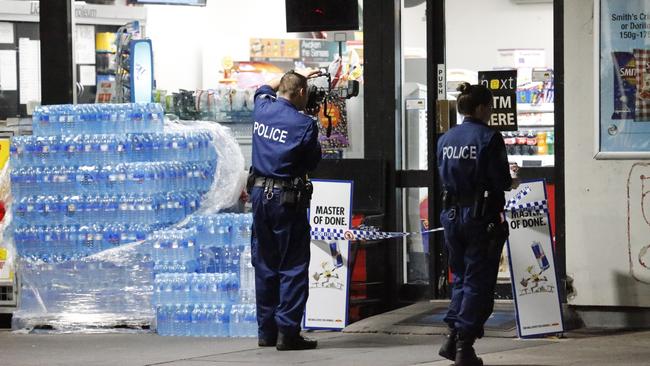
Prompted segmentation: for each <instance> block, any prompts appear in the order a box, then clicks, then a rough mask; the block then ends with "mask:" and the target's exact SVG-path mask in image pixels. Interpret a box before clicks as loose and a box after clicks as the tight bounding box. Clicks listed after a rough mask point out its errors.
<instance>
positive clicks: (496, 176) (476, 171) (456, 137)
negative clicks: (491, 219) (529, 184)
mask: <svg viewBox="0 0 650 366" xmlns="http://www.w3.org/2000/svg"><path fill="white" fill-rule="evenodd" d="M437 151H438V170H439V172H440V180H441V183H442V186H443V189H446V190H447V191H449V192H451V193H452V194H454V195H455V196H456V197H475V196H476V194H480V193H481V192H483V191H489V192H490V200H489V205H488V207H489V208H490V211H492V212H493V210H497V211H499V212H500V211H502V210H503V206H504V205H505V194H504V191H508V190H510V186H511V185H512V178H511V176H510V167H509V164H508V155H507V152H506V147H505V143H504V142H503V136H501V133H499V132H498V131H495V130H493V129H491V128H490V127H488V126H487V125H486V124H485V123H483V122H481V121H478V120H476V119H473V118H469V117H466V118H465V119H464V120H463V123H462V124H460V125H458V126H456V127H453V128H452V129H450V130H449V131H448V132H447V133H445V134H444V135H443V136H442V137H441V138H440V139H439V140H438V150H437Z"/></svg>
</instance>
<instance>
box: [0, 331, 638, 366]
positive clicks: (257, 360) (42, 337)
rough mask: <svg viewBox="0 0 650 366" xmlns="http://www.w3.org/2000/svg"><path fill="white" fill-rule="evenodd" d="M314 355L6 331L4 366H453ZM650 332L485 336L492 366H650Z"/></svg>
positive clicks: (432, 349)
mask: <svg viewBox="0 0 650 366" xmlns="http://www.w3.org/2000/svg"><path fill="white" fill-rule="evenodd" d="M309 336H310V337H313V338H316V339H318V340H319V348H318V349H316V350H313V351H300V352H278V351H276V350H275V349H274V348H264V349H261V348H258V347H257V343H256V340H255V339H208V338H182V337H158V336H156V335H154V334H87V335H79V334H59V335H51V334H16V333H11V332H0V365H3V366H4V365H7V366H31V365H119V366H128V365H139V366H142V365H165V366H167V365H169V366H209V365H300V364H309V365H337V366H343V365H373V366H375V365H376V366H382V365H400V366H401V365H428V366H443V365H444V366H447V365H450V364H451V362H449V361H447V360H441V358H440V357H439V356H438V355H437V348H438V346H439V344H440V343H441V342H442V337H441V336H422V335H418V336H414V335H390V334H348V333H332V332H316V333H310V334H309ZM648 344H650V332H647V331H646V332H630V333H618V334H606V333H595V334H585V333H571V334H569V335H568V338H564V339H544V340H517V339H508V338H484V339H482V340H480V341H479V342H478V344H477V350H478V352H479V353H480V354H481V356H482V357H483V359H484V360H485V361H486V365H489V366H506V365H512V366H514V365H522V366H523V365H526V366H555V365H576V366H578V365H585V366H586V365H589V366H605V365H607V366H611V365H649V364H650V347H648Z"/></svg>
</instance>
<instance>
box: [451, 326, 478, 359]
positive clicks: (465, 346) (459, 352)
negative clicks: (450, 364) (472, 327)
mask: <svg viewBox="0 0 650 366" xmlns="http://www.w3.org/2000/svg"><path fill="white" fill-rule="evenodd" d="M475 339H476V338H474V337H469V336H467V335H464V334H462V333H459V334H458V341H457V342H456V360H455V363H454V365H455V366H483V360H481V359H480V358H478V357H476V352H475V351H474V340H475Z"/></svg>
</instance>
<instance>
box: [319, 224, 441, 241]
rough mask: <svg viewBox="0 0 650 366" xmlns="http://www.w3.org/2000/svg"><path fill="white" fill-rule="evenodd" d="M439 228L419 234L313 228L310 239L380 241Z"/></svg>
mask: <svg viewBox="0 0 650 366" xmlns="http://www.w3.org/2000/svg"><path fill="white" fill-rule="evenodd" d="M443 230H444V229H443V228H441V227H439V228H436V229H431V230H425V231H421V232H410V233H409V232H388V231H372V230H356V229H333V228H313V229H312V230H311V238H312V239H313V240H349V241H352V240H382V239H391V238H400V237H404V236H409V235H422V234H428V233H433V232H436V231H443Z"/></svg>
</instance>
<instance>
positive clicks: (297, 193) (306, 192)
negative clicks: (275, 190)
mask: <svg viewBox="0 0 650 366" xmlns="http://www.w3.org/2000/svg"><path fill="white" fill-rule="evenodd" d="M313 192H314V186H313V185H312V183H311V182H310V181H309V180H308V179H306V178H302V177H298V178H293V179H291V181H290V184H289V185H287V187H286V188H284V189H283V190H282V193H281V194H280V204H281V205H283V206H295V207H296V208H307V207H309V202H310V201H311V196H312V193H313Z"/></svg>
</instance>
